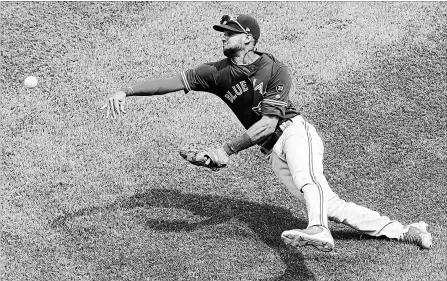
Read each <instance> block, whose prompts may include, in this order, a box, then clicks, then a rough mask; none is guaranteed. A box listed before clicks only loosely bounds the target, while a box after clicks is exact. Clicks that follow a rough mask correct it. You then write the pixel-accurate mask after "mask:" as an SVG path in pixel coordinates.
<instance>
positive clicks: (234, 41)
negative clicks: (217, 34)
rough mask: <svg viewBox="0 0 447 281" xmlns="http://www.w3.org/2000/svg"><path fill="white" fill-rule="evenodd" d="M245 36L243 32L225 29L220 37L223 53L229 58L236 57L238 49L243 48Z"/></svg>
mask: <svg viewBox="0 0 447 281" xmlns="http://www.w3.org/2000/svg"><path fill="white" fill-rule="evenodd" d="M245 37H246V35H245V34H244V33H236V32H232V31H225V32H224V33H223V37H222V43H223V46H222V47H223V53H224V55H225V56H227V57H229V58H232V57H236V56H237V55H238V53H239V52H240V51H243V50H244V49H245V43H244V39H245Z"/></svg>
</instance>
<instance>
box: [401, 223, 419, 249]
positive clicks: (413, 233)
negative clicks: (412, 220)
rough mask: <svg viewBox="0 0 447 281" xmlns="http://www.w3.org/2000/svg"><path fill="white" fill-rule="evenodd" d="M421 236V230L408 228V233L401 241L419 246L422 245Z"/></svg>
mask: <svg viewBox="0 0 447 281" xmlns="http://www.w3.org/2000/svg"><path fill="white" fill-rule="evenodd" d="M421 234H422V231H421V230H419V229H416V228H415V227H410V228H409V229H408V231H407V232H406V233H404V235H403V237H402V241H404V242H407V243H410V244H416V245H419V246H421V245H422V237H421Z"/></svg>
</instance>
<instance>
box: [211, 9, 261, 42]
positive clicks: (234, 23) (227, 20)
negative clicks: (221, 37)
mask: <svg viewBox="0 0 447 281" xmlns="http://www.w3.org/2000/svg"><path fill="white" fill-rule="evenodd" d="M213 28H214V30H217V31H220V32H224V31H226V30H231V31H234V32H239V33H249V34H251V35H252V36H253V38H255V39H256V40H258V39H259V36H260V35H261V30H260V28H259V24H258V22H257V21H256V20H255V19H254V18H253V17H251V16H249V15H238V16H237V17H233V16H230V15H224V16H223V17H222V19H221V20H220V25H214V26H213Z"/></svg>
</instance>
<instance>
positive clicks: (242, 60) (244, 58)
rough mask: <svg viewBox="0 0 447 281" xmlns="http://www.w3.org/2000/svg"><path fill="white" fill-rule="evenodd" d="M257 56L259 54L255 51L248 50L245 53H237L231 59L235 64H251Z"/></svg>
mask: <svg viewBox="0 0 447 281" xmlns="http://www.w3.org/2000/svg"><path fill="white" fill-rule="evenodd" d="M259 57H260V56H259V55H258V54H257V53H255V52H253V51H249V52H246V53H241V54H240V55H238V56H236V57H232V58H231V61H232V62H233V63H234V64H237V65H247V64H252V63H253V62H255V61H256V60H257V59H258V58H259Z"/></svg>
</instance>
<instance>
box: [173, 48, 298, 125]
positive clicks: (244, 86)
mask: <svg viewBox="0 0 447 281" xmlns="http://www.w3.org/2000/svg"><path fill="white" fill-rule="evenodd" d="M257 54H258V55H260V57H259V58H258V59H257V60H256V61H255V62H253V63H252V64H249V65H237V64H235V63H233V62H232V61H231V59H229V58H226V59H223V60H220V61H217V62H211V63H204V64H201V65H199V66H198V67H197V68H195V69H190V70H187V71H184V72H182V73H181V76H182V81H183V84H184V86H185V88H186V90H185V92H189V91H191V90H193V91H203V92H209V93H212V94H215V95H217V96H218V97H220V98H221V99H222V100H223V101H224V102H225V103H226V104H227V105H228V106H229V107H230V108H231V110H232V111H233V112H234V114H235V115H236V116H237V118H238V119H239V121H240V122H241V123H242V125H243V126H244V127H245V128H246V129H248V128H250V127H251V126H252V125H253V124H254V123H256V122H258V121H259V120H260V119H261V117H262V116H263V115H274V116H278V117H279V118H280V119H286V118H293V117H294V116H296V115H298V114H299V112H298V111H297V110H296V109H295V107H294V106H293V105H292V103H291V102H290V100H289V93H290V88H291V86H292V79H291V77H290V75H289V73H288V71H287V67H286V66H285V65H284V64H283V63H281V62H280V61H278V60H276V59H275V58H274V57H273V56H272V55H270V54H267V53H257Z"/></svg>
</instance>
